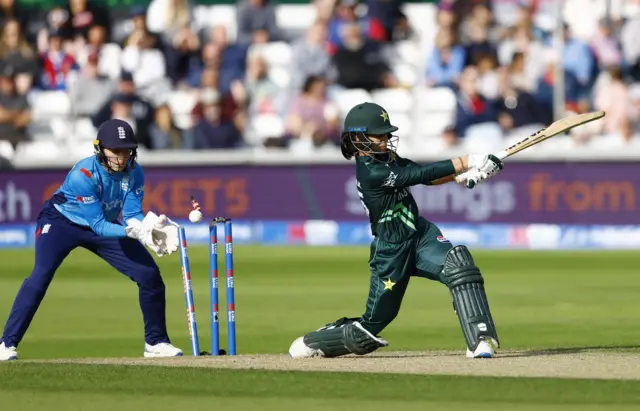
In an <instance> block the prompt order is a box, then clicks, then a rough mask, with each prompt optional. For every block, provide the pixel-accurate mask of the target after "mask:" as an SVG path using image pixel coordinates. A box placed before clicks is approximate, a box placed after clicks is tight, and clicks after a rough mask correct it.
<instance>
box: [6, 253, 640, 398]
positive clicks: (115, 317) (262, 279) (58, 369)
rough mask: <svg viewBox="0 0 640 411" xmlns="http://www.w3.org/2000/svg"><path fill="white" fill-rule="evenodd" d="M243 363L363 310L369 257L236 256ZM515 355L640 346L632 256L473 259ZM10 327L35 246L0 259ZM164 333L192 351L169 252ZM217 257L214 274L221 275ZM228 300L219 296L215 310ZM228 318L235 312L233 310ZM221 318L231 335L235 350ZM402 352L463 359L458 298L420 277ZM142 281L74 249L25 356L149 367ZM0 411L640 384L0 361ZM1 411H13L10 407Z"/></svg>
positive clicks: (623, 389)
mask: <svg viewBox="0 0 640 411" xmlns="http://www.w3.org/2000/svg"><path fill="white" fill-rule="evenodd" d="M234 252H235V258H234V263H235V268H236V270H235V271H236V283H235V284H236V319H237V338H238V353H239V354H259V353H274V354H275V353H286V351H287V349H288V347H289V345H290V343H291V341H292V340H293V339H294V338H295V337H297V336H300V335H302V334H304V333H305V332H307V331H310V330H312V329H315V328H317V327H319V326H321V325H323V324H324V323H326V322H329V321H332V320H335V319H337V318H339V317H341V316H345V315H346V316H357V315H360V314H361V313H362V310H363V309H364V303H365V299H366V296H367V289H368V281H369V274H368V272H367V266H366V261H367V257H368V250H367V249H366V248H343V249H336V248H318V247H314V248H294V247H290V248H261V247H241V246H236V248H235V250H234ZM189 256H190V260H191V272H192V276H193V286H194V293H195V303H196V310H197V315H198V325H199V332H200V342H201V349H203V350H208V345H209V342H210V334H209V312H208V303H209V288H208V287H209V280H208V277H207V273H208V264H209V261H208V254H207V248H204V247H191V248H190V255H189ZM474 256H475V258H476V261H477V263H478V265H479V266H480V267H481V269H482V271H483V273H484V276H485V280H486V287H487V291H488V294H489V298H490V302H491V308H492V311H493V313H494V318H495V321H496V323H497V326H498V330H499V333H500V337H501V341H502V344H503V348H505V349H532V350H534V349H555V348H585V349H588V348H590V349H594V350H599V351H619V350H627V351H628V350H631V351H636V352H638V355H639V356H640V350H639V349H638V348H637V347H639V346H640V276H638V274H637V267H638V266H640V264H639V263H640V253H638V252H589V253H586V252H580V253H569V252H544V253H543V252H480V251H476V252H474ZM0 259H1V261H2V270H1V271H0V325H3V324H4V321H5V320H6V317H7V315H8V313H9V310H10V308H11V304H12V302H13V298H14V297H15V294H16V292H17V290H18V288H19V287H20V284H21V283H22V281H23V279H24V278H25V277H26V276H27V275H28V274H29V272H30V270H31V268H32V261H33V251H32V250H19V251H16V250H11V251H2V252H0ZM157 261H158V263H159V264H160V266H161V268H162V271H163V276H164V279H165V283H166V284H167V300H168V302H167V315H168V327H169V332H170V335H171V337H172V339H173V342H174V344H175V345H177V346H180V347H181V348H182V349H183V350H184V351H185V354H189V353H190V348H189V342H188V333H187V325H186V312H185V303H184V293H183V287H182V283H181V277H180V263H179V258H178V257H177V255H176V256H169V257H163V258H159V259H158V260H157ZM223 266H224V265H223V258H222V257H221V260H220V268H221V269H222V268H223ZM224 296H225V292H224V287H223V286H222V288H221V290H220V303H221V307H223V306H224V302H225V298H224ZM221 318H223V319H224V318H225V316H224V312H222V313H221ZM225 331H226V324H225V323H224V322H222V323H221V332H222V335H221V341H222V345H223V346H226V344H225V341H226V334H225ZM382 336H383V337H384V338H386V339H387V340H389V341H390V343H391V346H390V347H389V349H390V350H393V351H418V350H420V351H424V350H459V351H460V354H461V355H462V354H463V347H464V342H463V339H462V335H461V331H460V328H459V325H458V323H457V318H456V317H455V314H454V313H453V311H452V309H451V300H450V297H449V295H448V290H447V289H446V288H445V287H444V286H442V285H440V284H437V283H433V282H430V281H428V280H424V279H420V278H416V279H413V280H412V282H411V284H410V286H409V290H408V291H407V294H406V297H405V301H404V303H403V307H402V310H401V312H400V315H399V316H398V318H397V319H396V321H395V322H394V323H393V324H392V325H390V326H389V327H388V328H387V329H386V330H385V331H384V333H383V335H382ZM142 349H143V332H142V319H141V315H140V310H139V306H138V301H137V287H136V286H135V284H133V283H132V282H131V281H130V280H128V279H127V278H126V277H124V276H123V275H121V274H119V273H117V272H115V271H114V270H113V269H111V268H110V267H109V266H108V265H107V264H106V263H104V262H103V261H101V260H100V259H98V258H97V257H95V256H93V255H92V254H90V253H88V252H86V251H84V250H77V251H75V252H74V253H73V254H72V255H71V257H70V258H69V259H68V260H67V261H66V262H65V263H64V264H63V265H62V267H61V268H60V269H59V271H58V273H57V274H56V277H55V278H54V281H53V283H52V285H51V287H50V289H49V292H48V294H47V296H46V297H45V300H44V302H43V304H42V305H41V307H40V310H39V311H38V314H37V315H36V317H35V319H34V321H33V323H32V326H31V328H30V330H29V332H28V333H27V335H26V337H25V340H24V341H23V343H22V344H21V346H20V350H19V351H20V355H21V358H22V359H26V360H45V359H54V358H72V357H95V358H105V357H140V356H141V354H142ZM0 404H2V405H0V408H6V409H44V408H46V409H49V410H50V409H67V408H69V407H70V406H74V407H76V408H78V409H81V410H89V409H100V410H102V409H104V410H106V409H115V407H122V408H124V409H143V407H144V408H156V409H183V408H185V407H187V406H188V407H190V408H191V409H193V410H196V409H205V407H206V409H231V408H233V409H237V410H249V409H261V410H270V409H274V410H276V409H278V410H281V409H300V408H304V409H305V410H321V409H322V410H324V409H327V408H332V409H346V410H353V409H354V408H358V409H367V410H378V409H388V408H389V407H390V406H397V407H402V408H403V409H407V410H413V409H416V410H417V409H427V408H429V409H449V410H455V409H468V408H469V407H472V408H473V409H476V410H477V409H487V410H488V409H491V410H507V409H510V410H512V409H521V410H534V409H542V408H544V409H545V410H550V409H563V410H574V409H575V410H578V409H580V410H592V409H607V410H614V409H629V410H631V409H640V381H613V380H608V381H598V380H558V379H525V378H485V377H483V378H479V377H457V376H456V377H454V376H424V375H391V374H364V373H363V374H360V373H356V374H354V373H320V372H273V371H257V370H218V369H215V370H214V369H204V368H178V367H175V368H165V367H144V366H116V365H102V366H98V365H80V364H50V363H49V364H47V363H35V362H29V361H24V362H16V363H12V364H0ZM5 405H6V407H5Z"/></svg>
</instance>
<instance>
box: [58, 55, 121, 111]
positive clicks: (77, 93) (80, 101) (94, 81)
mask: <svg viewBox="0 0 640 411" xmlns="http://www.w3.org/2000/svg"><path fill="white" fill-rule="evenodd" d="M115 88H116V84H114V82H113V81H112V80H111V79H109V78H108V77H106V76H104V75H101V74H100V72H99V57H98V53H95V52H94V53H92V54H91V55H90V56H89V57H88V60H87V64H86V65H85V66H84V67H83V68H82V69H81V71H80V75H79V76H78V80H77V81H76V82H74V84H73V86H72V87H71V88H70V90H69V92H70V93H69V94H70V98H71V102H72V105H73V107H74V109H75V113H76V115H79V116H93V115H94V114H96V113H98V111H99V110H100V109H101V108H102V106H103V105H104V103H105V102H106V101H107V100H108V99H109V96H111V94H112V93H113V92H114V91H115Z"/></svg>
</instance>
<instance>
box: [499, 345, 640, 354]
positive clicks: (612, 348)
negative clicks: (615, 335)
mask: <svg viewBox="0 0 640 411" xmlns="http://www.w3.org/2000/svg"><path fill="white" fill-rule="evenodd" d="M627 350H629V351H640V345H596V346H590V347H589V346H586V347H563V348H549V349H540V350H531V351H520V352H508V351H505V352H504V353H501V352H500V351H498V355H499V356H501V357H503V356H504V357H536V356H551V355H565V354H580V353H587V352H620V351H627Z"/></svg>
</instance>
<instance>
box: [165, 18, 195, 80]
mask: <svg viewBox="0 0 640 411" xmlns="http://www.w3.org/2000/svg"><path fill="white" fill-rule="evenodd" d="M199 50H200V40H199V39H198V36H196V35H195V34H194V33H193V32H192V31H191V30H190V29H189V28H188V27H184V28H182V30H180V31H178V33H177V34H176V35H175V37H174V38H173V43H171V44H166V45H165V49H164V54H165V60H166V62H167V72H168V75H169V78H170V79H171V82H172V83H173V84H174V85H176V84H178V83H179V82H180V81H182V80H183V79H185V78H186V77H187V75H188V73H189V64H190V62H191V60H192V58H193V56H194V55H197V54H198V52H199Z"/></svg>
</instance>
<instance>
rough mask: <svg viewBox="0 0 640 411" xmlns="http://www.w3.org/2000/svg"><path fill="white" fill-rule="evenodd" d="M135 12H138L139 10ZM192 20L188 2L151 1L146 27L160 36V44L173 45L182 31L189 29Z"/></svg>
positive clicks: (177, 0) (191, 8)
mask: <svg viewBox="0 0 640 411" xmlns="http://www.w3.org/2000/svg"><path fill="white" fill-rule="evenodd" d="M136 11H138V12H140V9H136ZM193 19H194V17H193V3H192V2H191V1H190V0H152V1H151V3H150V4H149V9H148V10H147V13H146V26H147V28H148V29H149V31H151V32H153V33H155V34H158V35H160V37H161V42H163V43H165V44H173V43H174V39H175V37H176V36H177V35H178V34H179V33H180V32H181V31H182V29H184V28H190V27H191V22H192V21H193Z"/></svg>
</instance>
